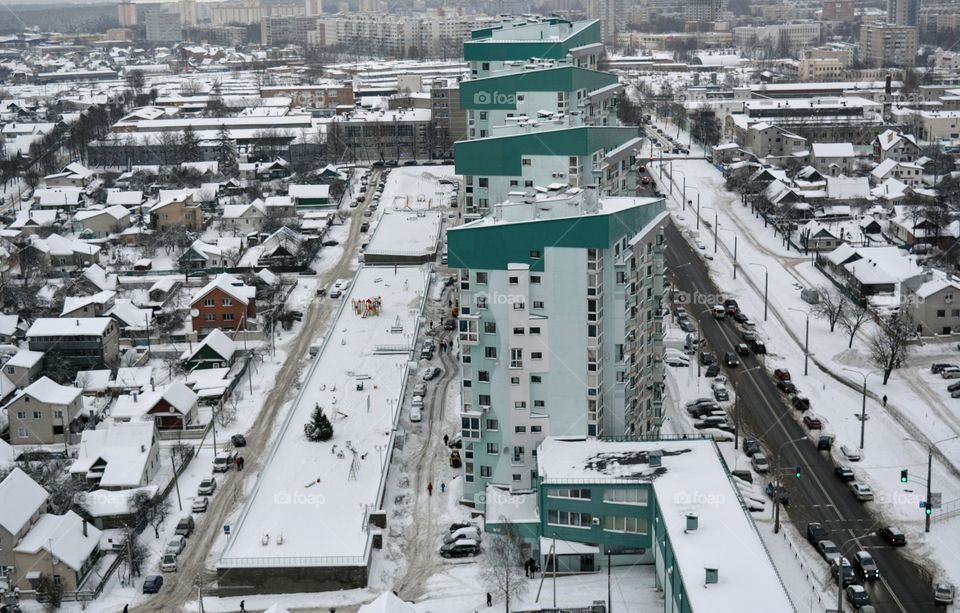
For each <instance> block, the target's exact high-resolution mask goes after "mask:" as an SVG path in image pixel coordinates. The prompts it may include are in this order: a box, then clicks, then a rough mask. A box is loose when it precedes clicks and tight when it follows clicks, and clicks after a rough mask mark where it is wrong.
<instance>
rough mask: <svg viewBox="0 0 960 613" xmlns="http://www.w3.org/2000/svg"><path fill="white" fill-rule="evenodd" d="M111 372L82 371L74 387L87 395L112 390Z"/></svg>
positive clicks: (105, 370) (75, 379)
mask: <svg viewBox="0 0 960 613" xmlns="http://www.w3.org/2000/svg"><path fill="white" fill-rule="evenodd" d="M110 375H111V372H110V371H109V370H107V369H103V370H81V371H79V372H77V376H76V377H75V378H74V380H73V386H74V387H76V388H79V389H81V390H83V391H84V392H87V393H95V394H99V393H102V392H106V391H107V390H108V389H109V388H110Z"/></svg>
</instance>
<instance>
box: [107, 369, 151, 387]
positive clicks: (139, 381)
mask: <svg viewBox="0 0 960 613" xmlns="http://www.w3.org/2000/svg"><path fill="white" fill-rule="evenodd" d="M152 379H153V369H152V368H150V367H149V366H124V367H121V368H118V369H117V374H116V376H115V377H114V378H113V382H112V383H111V384H110V387H111V388H112V389H115V390H137V391H139V390H144V389H146V388H147V387H149V385H150V382H151V380H152Z"/></svg>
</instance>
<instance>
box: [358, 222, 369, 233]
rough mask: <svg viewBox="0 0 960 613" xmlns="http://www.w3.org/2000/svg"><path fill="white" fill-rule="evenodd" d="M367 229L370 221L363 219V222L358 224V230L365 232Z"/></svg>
mask: <svg viewBox="0 0 960 613" xmlns="http://www.w3.org/2000/svg"><path fill="white" fill-rule="evenodd" d="M369 229H370V222H369V221H365V222H363V223H362V224H360V231H361V232H366V231H368V230H369Z"/></svg>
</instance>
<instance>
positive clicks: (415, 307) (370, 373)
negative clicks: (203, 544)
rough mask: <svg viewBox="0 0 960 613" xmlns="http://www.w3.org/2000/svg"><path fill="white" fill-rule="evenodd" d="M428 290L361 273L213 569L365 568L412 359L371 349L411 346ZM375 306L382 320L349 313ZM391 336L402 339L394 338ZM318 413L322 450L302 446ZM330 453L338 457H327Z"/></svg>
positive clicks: (396, 277) (404, 273)
mask: <svg viewBox="0 0 960 613" xmlns="http://www.w3.org/2000/svg"><path fill="white" fill-rule="evenodd" d="M426 281H427V279H426V277H425V276H424V272H423V271H422V270H421V269H420V268H411V267H399V268H397V269H393V268H363V269H361V270H360V272H359V273H358V275H357V277H356V279H355V281H354V283H353V285H352V290H351V291H350V293H349V295H348V296H345V297H344V298H342V300H343V303H342V304H343V308H342V311H341V312H340V314H339V315H338V317H337V319H336V321H335V322H334V323H333V325H332V328H331V332H330V336H329V339H328V342H327V343H325V344H324V346H323V348H322V350H321V352H320V354H319V355H318V356H317V358H315V360H314V362H313V365H312V367H311V370H310V371H309V373H308V374H307V377H306V380H305V381H304V383H303V386H302V388H301V393H300V395H299V396H298V397H297V399H296V400H295V402H294V406H293V408H292V409H291V411H290V414H289V416H288V417H287V419H286V421H285V422H284V424H283V426H282V430H281V432H280V435H279V437H277V440H276V443H275V446H274V448H273V449H272V451H271V452H270V457H269V458H268V459H267V461H266V463H265V465H264V468H263V471H262V472H261V473H260V476H259V478H258V480H257V483H256V486H255V488H254V491H253V493H252V495H251V496H250V498H249V501H248V502H247V505H246V507H245V508H244V510H243V512H242V514H241V515H240V518H239V519H238V520H237V521H236V522H235V523H234V526H233V528H234V529H233V530H232V534H231V536H230V540H229V541H228V543H227V546H226V548H225V550H224V553H223V556H222V557H221V559H220V561H219V564H218V566H220V567H231V566H247V565H264V566H267V565H280V566H321V565H341V564H343V565H363V564H366V560H367V556H368V555H369V552H370V539H371V534H370V533H369V532H368V531H367V530H366V522H365V521H364V520H363V514H364V509H365V508H373V509H375V508H378V507H379V504H380V488H381V486H382V478H383V475H384V471H383V470H382V468H381V465H380V464H379V462H380V461H381V459H382V461H383V462H384V463H385V464H387V463H389V457H390V450H391V447H390V445H391V442H392V431H393V428H394V424H395V423H396V420H397V417H398V415H397V411H398V409H399V406H400V403H399V398H400V397H401V393H402V389H403V384H404V381H405V379H406V376H407V366H408V358H409V354H408V353H406V352H404V353H382V354H378V353H376V349H377V347H378V346H397V345H401V346H406V345H409V344H410V343H411V342H412V341H411V339H412V338H413V337H414V335H415V332H416V325H417V322H418V319H419V313H420V309H421V302H422V300H423V296H424V293H425V291H426ZM377 297H379V298H380V299H381V300H382V310H381V314H380V315H379V316H368V317H361V316H359V315H356V314H355V312H354V310H353V308H351V301H352V300H355V299H356V300H360V299H364V300H365V299H367V298H377ZM397 326H398V327H399V328H402V332H393V331H392V329H393V328H394V327H397ZM360 382H363V389H362V390H358V389H357V385H358V383H360ZM317 404H319V405H320V406H321V407H322V408H323V409H324V411H325V412H326V414H327V416H328V417H329V418H330V421H331V422H332V424H333V428H334V436H333V439H332V440H330V441H328V442H325V443H312V442H309V441H307V440H306V438H305V437H304V434H303V424H305V423H306V422H307V421H308V420H309V417H310V414H311V413H312V411H313V409H314V406H315V405H317ZM348 441H349V444H350V446H352V448H353V449H355V450H356V452H357V464H356V468H357V471H356V479H351V478H350V476H349V475H350V472H351V464H353V462H352V458H353V453H352V452H351V451H350V450H349V449H348V448H347V444H348ZM334 445H336V449H337V450H338V451H343V457H338V454H337V453H334V452H333V446H334ZM281 535H282V544H281V539H280V538H279V537H280V536H281ZM264 541H267V544H264ZM334 556H338V558H337V559H333V557H334ZM265 558H269V559H265Z"/></svg>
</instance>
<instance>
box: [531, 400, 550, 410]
mask: <svg viewBox="0 0 960 613" xmlns="http://www.w3.org/2000/svg"><path fill="white" fill-rule="evenodd" d="M546 407H547V401H546V400H534V401H533V408H535V409H545V408H546Z"/></svg>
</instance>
